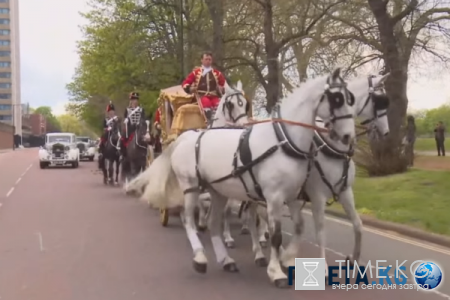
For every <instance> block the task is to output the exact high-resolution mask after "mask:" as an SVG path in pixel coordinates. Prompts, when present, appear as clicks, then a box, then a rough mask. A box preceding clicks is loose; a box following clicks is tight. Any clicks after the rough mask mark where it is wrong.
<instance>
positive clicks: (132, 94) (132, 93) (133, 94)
mask: <svg viewBox="0 0 450 300" xmlns="http://www.w3.org/2000/svg"><path fill="white" fill-rule="evenodd" d="M132 99H136V100H139V93H137V92H131V93H130V100H132Z"/></svg>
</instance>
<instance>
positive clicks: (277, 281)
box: [274, 278, 289, 289]
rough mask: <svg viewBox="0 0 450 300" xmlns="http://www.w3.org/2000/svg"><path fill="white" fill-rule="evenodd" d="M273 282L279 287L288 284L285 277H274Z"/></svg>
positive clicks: (284, 286)
mask: <svg viewBox="0 0 450 300" xmlns="http://www.w3.org/2000/svg"><path fill="white" fill-rule="evenodd" d="M274 284H275V286H276V287H277V288H279V289H286V288H289V284H288V280H287V278H280V279H275V281H274Z"/></svg>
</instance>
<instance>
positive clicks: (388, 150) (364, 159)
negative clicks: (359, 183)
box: [354, 137, 408, 177]
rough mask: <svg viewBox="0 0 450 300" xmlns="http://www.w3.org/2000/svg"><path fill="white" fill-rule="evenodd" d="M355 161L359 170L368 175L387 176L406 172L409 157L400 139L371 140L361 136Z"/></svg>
mask: <svg viewBox="0 0 450 300" xmlns="http://www.w3.org/2000/svg"><path fill="white" fill-rule="evenodd" d="M354 162H355V164H356V166H357V167H358V169H359V170H360V171H359V172H361V173H363V174H364V173H365V174H366V175H368V176H371V177H374V176H386V175H391V174H398V173H403V172H406V171H407V169H408V159H407V156H406V155H405V151H404V147H403V146H402V144H401V141H399V139H395V138H394V137H390V138H387V139H385V140H373V141H369V139H368V138H367V137H363V138H360V139H359V140H358V144H357V150H356V151H355V157H354Z"/></svg>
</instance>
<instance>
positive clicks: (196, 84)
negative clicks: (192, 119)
mask: <svg viewBox="0 0 450 300" xmlns="http://www.w3.org/2000/svg"><path fill="white" fill-rule="evenodd" d="M201 59H202V66H201V67H197V68H195V69H194V70H193V71H192V72H191V73H190V74H189V75H188V77H186V79H185V80H184V81H183V83H182V86H183V89H184V90H185V92H186V93H188V94H191V93H197V94H198V95H199V97H200V101H201V103H202V108H203V110H204V112H205V116H206V118H207V119H208V121H209V122H211V120H212V116H213V112H214V111H215V110H216V109H217V106H219V102H220V97H221V96H222V94H223V93H224V86H225V77H224V76H223V74H222V73H221V72H219V71H218V70H216V69H214V68H212V67H211V65H212V54H211V52H204V53H203V54H202V57H201Z"/></svg>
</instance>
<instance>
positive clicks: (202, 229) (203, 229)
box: [197, 225, 208, 232]
mask: <svg viewBox="0 0 450 300" xmlns="http://www.w3.org/2000/svg"><path fill="white" fill-rule="evenodd" d="M197 227H198V228H197V229H198V231H200V232H205V231H206V229H208V227H207V226H206V225H198V226H197Z"/></svg>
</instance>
